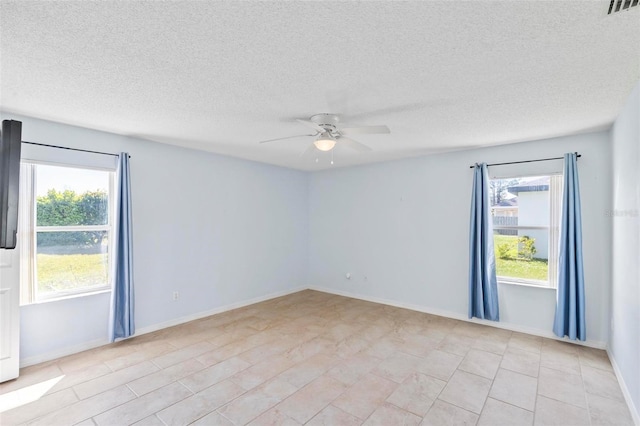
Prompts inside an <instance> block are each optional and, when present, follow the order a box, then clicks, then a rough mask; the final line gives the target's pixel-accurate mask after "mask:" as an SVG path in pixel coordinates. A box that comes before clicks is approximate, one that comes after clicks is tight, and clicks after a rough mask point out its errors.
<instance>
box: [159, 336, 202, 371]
mask: <svg viewBox="0 0 640 426" xmlns="http://www.w3.org/2000/svg"><path fill="white" fill-rule="evenodd" d="M212 348H213V345H212V344H211V343H209V342H198V343H195V344H193V345H191V346H187V347H183V348H182V349H178V350H175V351H173V352H169V353H166V354H164V355H160V356H157V357H155V358H153V359H152V360H151V361H152V362H153V363H154V364H155V365H157V366H158V367H160V368H167V367H169V366H171V365H174V364H177V363H179V362H182V361H186V360H188V359H191V358H195V357H197V356H199V355H201V354H203V353H206V352H208V351H210V350H211V349H212Z"/></svg>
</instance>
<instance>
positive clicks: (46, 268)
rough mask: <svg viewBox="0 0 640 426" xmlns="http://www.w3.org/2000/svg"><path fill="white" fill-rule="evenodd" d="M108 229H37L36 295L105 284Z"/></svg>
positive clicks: (107, 267) (107, 264)
mask: <svg viewBox="0 0 640 426" xmlns="http://www.w3.org/2000/svg"><path fill="white" fill-rule="evenodd" d="M107 232H108V231H95V232H38V234H37V259H36V262H37V271H36V273H37V280H38V281H37V282H38V295H39V296H47V295H49V296H54V295H55V293H56V292H59V291H63V292H64V291H73V290H79V289H88V290H90V289H91V287H102V286H106V285H107V284H108V270H109V260H108V254H107V251H108V246H109V245H108V241H107V235H108V234H107Z"/></svg>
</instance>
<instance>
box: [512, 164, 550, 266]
mask: <svg viewBox="0 0 640 426" xmlns="http://www.w3.org/2000/svg"><path fill="white" fill-rule="evenodd" d="M507 191H509V193H511V194H513V195H516V196H517V204H518V213H517V216H518V226H532V227H545V228H548V227H549V218H550V210H549V176H543V177H538V178H534V179H531V180H527V181H521V182H520V183H519V184H518V185H514V186H510V187H509V188H507ZM518 235H519V236H524V235H527V236H529V237H531V238H534V239H535V247H536V250H537V251H536V254H535V255H534V257H536V258H538V259H548V258H549V238H548V236H549V231H548V230H547V229H524V230H523V229H521V230H519V231H518Z"/></svg>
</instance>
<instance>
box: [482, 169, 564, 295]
mask: <svg viewBox="0 0 640 426" xmlns="http://www.w3.org/2000/svg"><path fill="white" fill-rule="evenodd" d="M563 174H564V173H563V172H562V171H560V172H548V171H541V172H540V173H535V172H533V173H526V174H524V173H523V174H520V173H509V174H507V175H500V176H489V180H490V181H493V180H506V179H522V178H529V177H543V176H549V178H550V182H549V185H550V187H549V209H550V211H551V209H552V199H551V178H552V177H554V176H556V177H557V176H560V177H562V176H563ZM560 189H561V190H560V192H559V193H558V196H557V200H556V202H557V203H558V205H557V206H558V207H559V208H560V209H562V191H563V190H564V189H563V188H562V187H561V188H560ZM489 208H490V209H491V218H492V220H493V217H494V216H493V206H490V207H489ZM492 225H493V224H492ZM554 228H557V230H558V231H559V228H560V223H559V222H558V226H557V227H553V226H552V223H551V220H550V221H549V226H533V225H532V226H527V225H497V226H493V230H494V231H495V230H499V229H511V230H546V231H547V240H548V249H547V251H548V253H549V258H547V279H546V280H545V281H542V280H533V279H526V278H518V277H509V276H503V275H498V274H497V271H496V280H497V282H498V284H509V285H520V286H525V287H535V288H545V289H551V290H557V288H558V282H557V273H555V274H553V273H552V271H551V268H552V267H553V268H555V269H557V267H558V262H559V257H558V256H556V257H555V258H554V259H553V262H552V259H551V244H552V243H555V244H556V245H559V241H558V240H559V232H556V235H557V236H558V238H556V239H555V241H552V240H553V237H552V232H551V231H552V229H554ZM493 235H495V233H494V234H493ZM494 250H495V247H494ZM496 263H497V259H496Z"/></svg>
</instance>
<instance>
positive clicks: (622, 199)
mask: <svg viewBox="0 0 640 426" xmlns="http://www.w3.org/2000/svg"><path fill="white" fill-rule="evenodd" d="M611 134H612V141H613V142H612V143H613V155H612V157H613V204H612V208H611V213H612V216H613V256H612V257H613V263H612V272H613V274H612V278H613V279H612V297H611V338H610V341H609V354H610V356H611V358H612V361H613V363H614V367H616V369H617V373H618V374H619V378H620V379H621V380H620V381H621V382H623V383H624V385H623V390H624V391H625V394H626V395H625V396H626V397H627V401H628V402H629V405H630V406H632V405H633V406H634V407H633V408H632V410H635V413H634V415H635V419H636V422H637V423H638V424H640V266H639V265H640V216H639V215H640V84H638V85H636V87H635V89H634V90H633V93H632V94H631V96H630V97H629V99H628V100H627V103H626V105H625V106H624V108H623V109H622V112H621V113H620V115H619V116H618V119H617V120H616V122H615V124H614V126H613V129H612V131H611ZM625 388H626V389H625Z"/></svg>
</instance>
